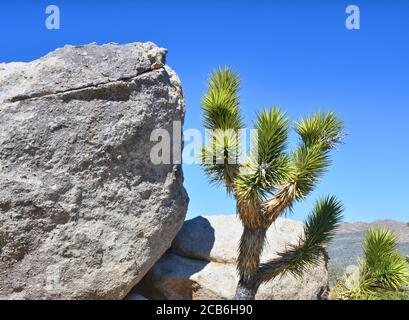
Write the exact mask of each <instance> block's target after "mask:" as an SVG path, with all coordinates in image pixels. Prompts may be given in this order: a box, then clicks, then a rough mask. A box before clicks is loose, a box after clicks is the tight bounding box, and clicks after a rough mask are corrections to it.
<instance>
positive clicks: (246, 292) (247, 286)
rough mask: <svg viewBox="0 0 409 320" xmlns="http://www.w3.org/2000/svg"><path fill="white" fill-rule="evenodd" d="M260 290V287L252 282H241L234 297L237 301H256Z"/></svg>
mask: <svg viewBox="0 0 409 320" xmlns="http://www.w3.org/2000/svg"><path fill="white" fill-rule="evenodd" d="M257 290H258V285H256V284H255V283H252V281H248V282H246V283H245V282H242V281H241V280H240V281H239V283H238V285H237V289H236V294H235V296H234V299H235V300H254V298H255V296H256V293H257Z"/></svg>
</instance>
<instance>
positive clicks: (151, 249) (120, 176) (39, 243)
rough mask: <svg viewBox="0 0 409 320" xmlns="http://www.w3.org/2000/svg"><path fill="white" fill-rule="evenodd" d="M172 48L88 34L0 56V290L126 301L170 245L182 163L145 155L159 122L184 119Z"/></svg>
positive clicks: (167, 125)
mask: <svg viewBox="0 0 409 320" xmlns="http://www.w3.org/2000/svg"><path fill="white" fill-rule="evenodd" d="M165 56H166V50H165V49H162V48H158V47H157V46H156V45H154V44H153V43H132V44H126V45H117V44H107V45H103V46H98V45H96V44H90V45H86V46H77V47H74V46H66V47H64V48H63V49H58V50H56V51H54V52H52V53H50V54H48V55H47V56H45V57H43V58H41V59H39V60H36V61H33V62H30V63H9V64H0V298H7V299H121V298H123V297H125V296H126V294H127V293H128V292H129V291H130V289H131V288H132V287H133V286H134V285H135V284H136V283H138V281H139V280H140V279H142V277H143V276H144V275H145V274H146V272H147V271H148V270H149V269H150V268H151V267H152V266H153V264H154V263H155V262H156V261H157V260H158V259H159V258H160V257H161V256H162V255H163V253H164V252H165V251H166V250H167V249H168V248H169V246H170V245H171V242H172V240H173V239H174V237H175V235H176V234H177V232H178V231H179V229H180V227H181V226H182V224H183V221H184V217H185V213H186V208H187V203H188V197H187V194H186V192H185V189H184V188H183V175H182V168H181V165H180V164H159V165H155V164H153V163H152V161H151V159H150V153H151V149H152V147H153V146H154V145H155V144H157V142H155V141H150V140H151V139H150V135H151V132H152V130H154V129H156V128H163V129H166V130H168V131H169V132H170V134H171V135H172V128H173V122H174V121H183V118H184V102H183V94H182V90H181V86H180V82H179V79H178V77H177V76H176V74H175V73H174V72H173V71H172V70H171V69H170V68H169V67H167V66H166V65H165ZM175 128H176V129H175V135H176V136H178V135H180V134H181V128H180V126H175ZM177 152H178V151H176V153H177Z"/></svg>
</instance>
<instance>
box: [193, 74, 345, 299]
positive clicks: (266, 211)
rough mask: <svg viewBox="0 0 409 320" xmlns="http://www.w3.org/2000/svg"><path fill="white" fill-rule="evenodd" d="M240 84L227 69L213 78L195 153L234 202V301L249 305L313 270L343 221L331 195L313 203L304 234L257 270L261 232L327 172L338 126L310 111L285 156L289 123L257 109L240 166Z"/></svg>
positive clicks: (297, 127) (281, 116) (340, 125)
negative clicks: (239, 230) (280, 280)
mask: <svg viewBox="0 0 409 320" xmlns="http://www.w3.org/2000/svg"><path fill="white" fill-rule="evenodd" d="M239 89H240V80H239V76H238V74H237V73H235V72H234V71H232V70H231V69H229V68H222V69H218V70H216V71H214V72H213V73H212V74H211V76H210V80H209V85H208V91H207V93H206V94H205V95H204V97H203V100H202V110H203V124H204V127H205V128H206V129H209V130H211V132H212V135H211V137H210V139H209V142H208V143H207V145H205V146H204V147H203V149H202V152H201V157H202V166H203V168H204V171H205V173H206V174H207V176H208V177H209V180H210V182H211V183H213V184H224V186H225V188H226V191H227V193H228V194H229V195H231V196H232V197H234V199H235V200H236V204H237V205H236V210H237V215H238V217H239V219H240V220H241V222H242V225H243V234H242V236H241V240H240V245H239V254H238V259H237V261H238V263H237V270H238V273H239V276H240V280H239V283H238V285H237V290H236V294H235V297H234V298H235V299H254V297H255V294H256V292H257V290H258V288H259V286H260V284H262V283H263V282H267V281H270V280H272V279H274V278H275V277H277V276H279V275H281V274H283V273H290V274H292V275H294V276H300V275H301V274H303V272H304V271H305V270H307V268H309V267H311V266H314V265H315V264H316V263H318V262H319V261H320V259H321V261H322V257H323V255H324V249H323V247H324V245H325V244H327V243H328V241H330V240H331V238H332V236H333V233H334V230H335V229H336V228H337V226H338V225H339V223H340V221H341V219H342V211H343V206H342V204H341V202H340V201H339V200H337V199H336V198H335V197H334V196H326V197H323V198H321V199H319V200H318V201H317V202H316V204H315V206H314V208H313V210H312V212H311V214H310V215H309V216H308V217H307V219H306V221H305V230H304V234H303V235H302V236H301V237H300V239H299V240H298V243H297V244H295V245H290V246H288V250H287V251H285V252H279V253H278V257H277V258H275V259H273V260H271V261H268V262H265V263H260V256H261V253H262V250H263V247H264V242H265V235H266V231H267V229H268V228H269V227H270V226H271V225H272V224H273V223H274V221H275V220H276V219H277V218H278V217H280V216H282V215H284V214H285V213H287V212H289V211H290V210H291V208H292V206H293V205H294V203H296V202H297V201H301V200H303V199H305V198H306V197H307V196H308V195H309V194H310V192H311V191H312V190H313V189H314V187H315V186H316V184H317V182H318V181H319V180H320V178H321V177H322V175H323V174H324V173H325V172H326V170H327V169H328V167H329V166H330V163H331V161H330V152H331V150H333V149H334V147H335V146H336V145H337V144H339V143H340V142H341V140H342V137H343V128H344V124H343V122H342V121H341V120H340V119H339V118H338V117H337V116H336V115H335V114H334V113H333V112H317V113H315V114H314V115H311V116H307V117H305V118H302V119H300V120H298V121H297V122H296V123H295V125H294V129H295V131H296V133H297V134H298V136H299V145H298V146H297V147H296V148H295V149H294V150H292V151H291V152H289V151H288V140H289V134H290V129H291V127H292V125H291V124H290V121H289V118H288V117H287V116H286V114H285V113H284V112H283V111H282V110H280V109H279V108H277V107H272V108H265V109H263V110H261V111H260V112H259V113H258V114H257V116H256V119H255V121H254V127H255V128H256V129H257V132H258V135H257V137H256V138H254V140H253V141H252V142H253V144H252V149H251V152H250V155H249V156H248V157H247V159H246V160H245V161H244V162H242V163H238V161H237V160H238V158H239V150H240V148H239V147H240V146H239V139H238V131H239V130H240V129H242V128H244V121H243V118H242V115H241V114H240V106H239V103H240V98H239Z"/></svg>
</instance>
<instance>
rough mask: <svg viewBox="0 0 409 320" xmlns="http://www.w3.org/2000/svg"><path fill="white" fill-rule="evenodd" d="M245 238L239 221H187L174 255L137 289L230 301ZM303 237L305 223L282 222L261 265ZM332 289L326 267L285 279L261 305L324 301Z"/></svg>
mask: <svg viewBox="0 0 409 320" xmlns="http://www.w3.org/2000/svg"><path fill="white" fill-rule="evenodd" d="M241 232H242V226H241V223H240V222H239V221H238V220H237V218H236V217H235V216H209V217H197V218H194V219H192V220H189V221H186V222H185V223H184V225H183V227H182V229H181V231H180V232H179V233H178V235H177V237H176V238H175V240H174V242H173V244H172V247H171V249H170V250H169V251H168V252H167V253H166V254H165V255H164V256H163V257H162V258H161V259H160V260H159V261H158V262H157V263H156V264H155V266H154V267H153V268H152V270H151V271H150V272H149V273H148V274H147V275H146V277H145V278H144V279H143V280H142V282H141V283H140V284H139V285H138V286H137V287H136V288H135V289H134V291H135V292H139V293H142V294H143V295H144V296H146V297H148V298H150V299H194V300H207V299H231V298H232V297H233V296H234V292H235V289H236V285H237V282H238V276H237V272H236V269H235V262H236V255H237V245H238V243H239V239H240V236H241ZM302 232H303V225H302V223H300V222H297V221H293V220H288V219H283V218H280V219H278V220H277V221H276V223H275V224H274V225H272V226H271V228H270V229H269V231H268V233H267V242H266V245H265V248H264V251H263V256H262V261H266V260H269V259H271V258H273V257H276V253H277V252H280V251H283V250H285V249H286V246H288V244H295V243H296V242H297V240H298V237H299V235H300V234H302ZM327 288H328V271H327V268H326V261H325V259H324V257H323V258H322V262H321V263H320V264H319V265H318V266H317V267H315V268H314V270H310V271H308V272H307V273H306V274H305V275H304V276H303V277H302V278H299V279H296V278H294V277H292V276H290V275H284V276H282V277H280V278H276V279H274V280H273V281H271V282H269V283H266V284H264V285H262V286H261V287H260V289H259V291H258V294H257V296H256V299H260V300H270V299H272V300H273V299H274V300H284V299H293V300H297V299H307V300H312V299H320V298H322V297H323V296H324V295H325V294H326V290H327Z"/></svg>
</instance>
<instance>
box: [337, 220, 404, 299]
mask: <svg viewBox="0 0 409 320" xmlns="http://www.w3.org/2000/svg"><path fill="white" fill-rule="evenodd" d="M396 245H397V236H396V235H395V234H394V233H393V232H392V231H389V230H387V229H384V228H377V229H373V230H369V231H368V232H367V233H366V235H365V239H364V242H363V245H362V248H363V257H362V258H361V259H360V261H359V267H356V268H355V269H353V270H352V271H350V272H348V273H346V274H345V275H344V276H343V277H342V278H340V279H338V280H337V283H336V285H335V287H334V288H333V290H332V291H331V294H330V298H331V299H341V300H408V299H409V291H408V288H407V286H408V285H409V261H408V258H407V257H404V256H403V255H402V254H401V253H399V252H398V251H397V250H396Z"/></svg>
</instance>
